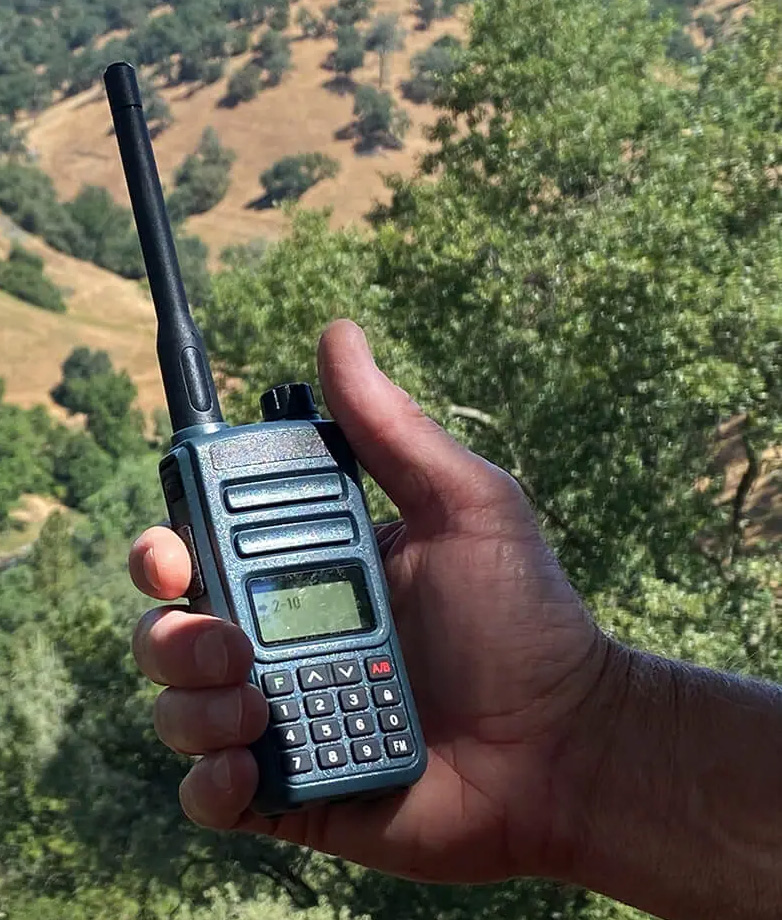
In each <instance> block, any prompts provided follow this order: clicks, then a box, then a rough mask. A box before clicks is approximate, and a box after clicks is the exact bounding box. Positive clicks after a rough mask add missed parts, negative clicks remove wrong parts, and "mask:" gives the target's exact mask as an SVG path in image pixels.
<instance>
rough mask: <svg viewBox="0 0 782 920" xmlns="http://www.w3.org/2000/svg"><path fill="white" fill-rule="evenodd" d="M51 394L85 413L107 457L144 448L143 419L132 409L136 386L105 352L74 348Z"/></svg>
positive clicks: (88, 426)
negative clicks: (114, 365)
mask: <svg viewBox="0 0 782 920" xmlns="http://www.w3.org/2000/svg"><path fill="white" fill-rule="evenodd" d="M51 395H52V399H53V400H54V401H55V402H56V403H57V404H58V405H60V406H63V408H65V409H67V410H68V411H69V412H71V413H75V412H81V413H84V414H85V415H86V417H87V429H88V431H89V432H90V433H91V434H92V436H93V437H94V438H95V442H96V444H97V445H98V446H99V447H101V448H102V449H103V450H104V451H106V453H107V454H109V455H110V456H112V457H122V456H124V455H126V454H132V453H138V452H139V451H140V450H141V449H142V448H143V446H144V442H143V438H142V426H143V419H142V417H141V413H140V412H139V411H138V410H137V409H134V408H133V403H134V401H135V399H136V386H135V384H134V383H133V381H132V380H131V379H130V377H129V376H128V374H127V372H126V371H119V372H117V371H115V370H114V369H113V367H112V366H111V359H110V358H109V356H108V354H106V352H92V351H90V349H88V348H85V347H79V348H76V349H74V350H73V351H72V352H71V354H70V355H69V356H68V358H67V359H66V360H65V362H64V363H63V366H62V380H61V381H60V383H58V384H57V386H56V387H55V388H54V389H53V390H52V394H51Z"/></svg>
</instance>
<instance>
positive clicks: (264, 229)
mask: <svg viewBox="0 0 782 920" xmlns="http://www.w3.org/2000/svg"><path fill="white" fill-rule="evenodd" d="M328 5H329V3H327V2H325V0H319V2H317V3H313V4H310V6H309V8H310V9H312V10H313V11H318V12H322V11H323V9H325V8H326V7H327V6H328ZM376 11H377V13H397V14H399V16H400V24H401V25H402V26H403V28H404V29H405V31H406V38H405V47H404V49H403V50H401V51H398V52H395V53H394V54H393V55H392V56H391V58H390V67H389V68H388V72H389V80H388V82H387V85H386V87H385V88H390V89H392V90H393V91H394V94H395V95H396V96H397V98H398V100H400V101H402V100H401V94H400V83H401V82H402V81H403V80H405V79H406V78H407V77H408V76H409V72H410V58H411V57H412V55H414V54H415V53H416V52H418V51H421V50H423V49H425V48H427V47H428V46H429V45H430V44H431V43H432V42H433V41H434V40H435V39H436V38H439V37H440V36H441V35H443V34H445V33H450V34H453V35H461V34H463V32H464V25H463V22H462V21H461V20H460V19H457V18H451V19H447V20H440V21H437V22H435V23H434V24H433V25H432V26H431V27H430V28H429V29H426V30H419V29H417V28H416V18H415V16H414V15H413V14H412V12H411V9H410V4H408V3H406V2H404V0H379V2H378V3H377V6H376ZM287 34H288V35H289V37H290V38H291V39H292V40H293V41H292V52H293V69H292V71H291V72H290V73H289V74H287V75H286V76H285V77H284V79H283V81H282V83H281V84H280V85H279V86H276V87H272V88H269V89H265V90H264V91H262V92H261V93H260V94H259V95H258V96H257V97H256V98H255V99H253V100H252V101H250V102H246V103H241V104H240V105H239V106H237V107H236V108H234V109H230V108H223V107H220V106H219V104H218V103H219V100H220V99H221V98H222V97H223V96H224V95H225V90H226V85H227V82H228V79H229V77H230V74H231V73H233V72H234V71H236V70H237V69H240V68H241V67H242V66H244V64H246V63H247V62H248V61H249V60H250V58H251V57H252V54H250V53H248V54H245V55H242V56H240V57H235V58H232V59H231V61H230V65H229V68H228V70H227V72H226V75H225V76H224V77H223V78H222V79H220V80H219V81H218V82H217V83H215V84H213V85H212V86H206V87H203V88H198V89H196V90H195V91H194V90H193V89H192V87H191V86H189V85H186V86H176V87H173V88H166V87H164V86H162V85H159V87H158V88H159V89H160V92H161V95H162V96H163V97H164V98H165V99H166V101H167V102H168V103H169V105H170V107H171V111H172V115H173V118H174V123H173V124H172V125H171V127H169V128H168V129H167V130H165V131H164V132H163V133H162V134H160V136H159V137H157V138H156V141H155V151H156V155H157V158H158V163H159V167H160V171H161V175H162V178H163V182H164V184H165V183H167V182H169V180H170V178H171V176H172V174H173V172H174V170H175V169H176V167H177V166H178V165H179V164H180V163H181V161H182V160H183V159H184V157H185V156H186V155H187V154H188V153H191V152H192V151H193V150H194V149H195V148H196V146H197V144H198V140H199V138H200V136H201V133H202V131H203V130H204V128H205V127H206V126H208V125H212V126H213V127H214V128H215V129H216V130H217V132H218V134H219V136H220V140H221V142H222V143H223V145H225V146H226V147H228V148H230V149H232V150H234V151H235V152H236V154H237V159H236V162H235V164H234V167H233V172H232V183H231V188H230V191H229V193H228V195H227V196H226V198H225V199H224V200H223V201H222V202H221V203H220V204H219V205H218V206H217V207H216V208H214V209H213V210H211V211H210V212H208V213H207V214H203V215H199V216H197V217H195V218H191V219H190V221H189V222H188V224H187V229H188V230H190V231H191V232H194V233H196V234H198V235H199V236H200V237H201V238H202V239H203V240H204V241H205V242H206V243H207V244H208V246H209V247H210V250H211V253H212V258H213V261H214V260H215V259H216V258H217V256H218V254H219V252H220V250H221V249H222V248H223V247H224V246H226V245H228V244H230V243H236V242H245V241H248V240H251V239H254V238H257V237H266V238H274V237H277V236H279V235H280V234H281V233H282V232H283V231H284V228H285V224H286V218H285V217H284V216H283V215H282V213H281V212H280V211H279V210H278V209H267V210H263V211H259V210H255V209H254V208H253V207H252V202H253V201H255V200H256V199H257V198H258V197H259V195H260V194H261V192H262V190H261V188H260V186H259V184H258V176H259V174H260V173H261V172H262V171H263V170H264V169H267V168H268V167H269V166H271V165H272V164H273V163H274V162H275V161H276V160H278V159H280V158H281V157H282V156H285V155H286V154H292V153H305V152H310V151H321V152H323V153H326V154H328V155H329V156H331V157H334V158H335V159H336V160H338V161H339V163H340V165H341V169H340V172H339V174H338V176H337V177H336V178H335V179H333V180H328V181H325V182H322V183H320V184H319V185H318V186H316V187H315V188H313V189H311V190H310V191H309V192H308V193H306V194H305V195H304V197H303V199H302V204H303V205H304V206H305V207H323V206H327V205H328V206H332V207H333V208H334V223H335V224H345V223H350V222H357V221H360V220H361V219H362V217H363V215H364V214H365V213H366V211H367V209H368V207H369V206H370V204H371V202H372V201H373V199H376V198H385V197H386V193H385V190H384V187H383V179H382V176H383V174H384V173H391V172H399V173H402V174H405V175H409V174H411V173H412V172H413V170H414V169H415V164H416V160H417V159H418V157H419V156H420V154H421V153H423V152H424V151H425V149H426V147H427V142H426V141H425V139H424V137H423V134H422V128H423V126H424V125H426V124H430V123H431V122H432V121H433V120H434V109H433V108H432V107H431V106H428V105H415V104H413V103H409V102H403V106H404V108H405V110H406V112H407V113H408V115H409V116H410V120H411V126H410V129H409V130H408V133H407V135H406V138H405V141H406V143H405V147H404V149H403V150H397V151H384V152H379V153H376V154H373V155H371V156H361V155H358V154H356V153H355V152H354V150H353V144H352V141H350V140H336V139H335V136H334V135H335V132H336V131H338V130H339V129H340V128H342V127H344V126H345V125H347V124H349V123H350V122H351V121H352V118H353V116H352V108H353V96H352V94H351V93H346V94H343V95H339V94H337V93H335V92H334V91H333V90H330V89H329V88H328V87H327V86H326V85H325V84H327V83H328V82H329V81H330V80H331V78H332V77H333V74H332V73H331V72H330V71H328V70H326V69H325V68H324V67H323V64H324V61H325V59H326V57H327V55H328V54H329V52H331V51H332V50H333V49H334V47H335V42H334V39H333V38H329V37H326V38H321V39H315V38H307V39H302V38H301V37H300V33H299V30H298V28H297V27H296V26H295V25H292V26H291V27H290V28H289V29H288V30H287ZM376 61H377V58H376V55H374V54H367V56H366V62H365V63H366V66H365V67H364V68H362V69H360V70H358V71H356V72H355V74H354V79H355V82H356V83H372V84H374V85H377V79H378V68H377V63H376ZM109 127H110V115H109V111H108V107H107V105H106V101H105V98H104V95H103V91H102V87H99V86H96V87H93V88H92V89H90V90H88V91H87V92H85V93H82V94H80V95H78V96H74V97H72V98H70V99H67V100H65V101H62V102H60V103H58V104H56V105H54V106H52V107H50V108H49V109H47V110H46V111H45V112H43V113H42V114H41V115H40V116H38V118H37V119H36V120H35V121H34V122H33V123H31V124H30V125H29V145H30V147H31V148H32V150H33V151H34V153H35V154H36V156H37V157H38V158H39V163H40V165H41V166H42V168H43V169H44V170H45V171H46V172H47V173H49V174H50V175H51V176H52V178H53V179H54V181H55V184H56V186H57V190H58V192H59V194H60V195H61V197H64V198H71V197H73V196H74V195H75V194H76V192H77V191H78V190H79V188H80V187H81V186H82V185H83V184H85V183H92V184H97V185H103V186H105V187H106V188H108V189H109V190H110V191H111V193H112V195H114V197H115V198H116V200H117V201H118V202H121V203H123V204H124V203H127V194H126V191H125V183H124V178H123V176H122V171H121V167H120V163H119V157H118V154H117V149H116V142H115V140H114V138H113V137H112V136H110V134H109Z"/></svg>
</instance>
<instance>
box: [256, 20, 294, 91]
mask: <svg viewBox="0 0 782 920" xmlns="http://www.w3.org/2000/svg"><path fill="white" fill-rule="evenodd" d="M256 51H257V57H256V63H257V65H258V66H259V67H261V68H262V69H263V70H264V71H265V72H266V83H267V85H268V86H276V85H277V84H278V83H279V82H280V80H282V77H283V75H284V74H285V73H286V72H287V71H288V70H290V68H291V47H290V39H288V38H287V36H285V35H283V34H282V32H278V31H277V30H276V29H274V28H271V29H269V30H268V31H266V32H264V33H263V35H262V36H261V39H260V41H259V42H258V45H257V47H256Z"/></svg>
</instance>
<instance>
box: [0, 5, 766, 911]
mask: <svg viewBox="0 0 782 920" xmlns="http://www.w3.org/2000/svg"><path fill="white" fill-rule="evenodd" d="M116 59H126V60H129V61H131V62H132V63H134V64H136V65H137V66H138V68H139V70H140V75H141V78H142V82H143V91H144V94H145V100H146V107H147V115H148V118H149V121H150V123H151V127H152V132H153V135H154V139H155V149H156V154H157V157H158V160H159V165H160V169H161V173H162V177H163V180H164V184H165V187H166V193H167V198H168V204H169V209H170V212H171V216H172V219H173V220H174V222H175V229H176V236H177V241H178V248H179V253H180V258H181V261H182V264H183V270H184V274H185V279H186V285H187V289H188V293H189V296H190V299H191V301H192V304H193V308H194V310H195V312H196V315H197V318H198V321H199V323H200V324H201V326H202V329H203V331H204V334H205V338H206V340H207V344H208V348H209V352H210V355H211V357H212V360H213V362H214V367H215V371H216V373H217V375H218V377H219V381H220V387H221V389H222V391H223V394H224V396H223V398H224V404H225V408H226V410H227V413H228V415H229V417H230V419H231V420H232V421H233V422H241V421H251V420H255V419H257V418H258V414H259V413H258V405H257V401H258V397H259V396H260V394H261V392H262V391H263V390H264V389H265V388H267V387H268V386H270V385H273V384H275V383H278V382H281V381H284V380H289V379H295V380H300V379H310V380H313V381H314V379H315V376H316V374H315V366H314V349H315V344H316V342H317V337H318V334H319V332H320V330H321V329H322V328H323V326H324V325H325V324H326V323H327V322H328V321H329V320H330V319H332V318H335V317H338V316H348V317H351V318H353V319H355V320H357V321H358V322H360V323H361V324H362V325H363V326H364V327H365V329H366V330H367V332H368V335H369V337H370V339H371V341H372V344H373V346H374V348H375V350H376V353H377V356H378V361H379V363H380V364H381V366H382V367H383V368H384V369H385V370H386V371H387V372H388V373H389V374H390V375H391V376H392V377H393V378H394V379H395V380H396V381H397V382H398V383H400V384H401V385H403V386H404V387H406V388H407V389H408V390H409V391H410V392H411V394H412V395H413V396H414V397H415V399H416V400H417V401H418V402H419V403H421V404H422V405H423V406H424V407H425V408H426V409H427V411H429V412H430V413H431V414H432V415H433V416H434V417H435V418H437V419H438V420H439V421H440V422H442V423H443V424H444V425H446V426H447V427H448V429H449V430H450V431H452V432H453V433H454V434H455V435H456V436H457V437H458V438H459V439H461V440H462V441H463V442H464V443H466V444H468V445H469V446H470V447H472V448H473V449H475V450H477V451H479V452H481V453H482V454H484V455H485V456H487V457H489V458H490V459H491V460H493V461H495V462H496V463H499V464H500V465H502V466H503V467H505V468H506V469H508V470H510V471H511V472H512V473H513V475H514V476H516V477H517V478H518V480H519V481H520V482H521V483H522V485H523V487H524V489H525V491H526V492H527V494H528V495H529V496H530V497H531V498H532V499H533V501H534V502H535V505H536V507H537V510H538V513H539V516H540V519H541V522H542V524H543V526H544V528H545V530H546V534H547V536H548V538H549V540H550V541H551V543H552V545H553V546H554V547H555V549H556V551H557V553H558V555H559V557H560V559H561V560H562V562H563V564H564V565H565V567H566V569H567V571H568V573H569V575H570V577H571V579H572V580H573V582H574V583H575V585H576V586H577V587H578V589H579V590H580V591H581V593H582V594H583V596H584V597H585V599H586V601H587V603H588V604H589V606H590V608H591V609H592V610H593V611H595V614H596V616H597V618H598V619H599V621H600V623H601V624H602V626H603V627H604V628H605V629H607V630H609V631H610V632H612V633H613V634H614V635H616V636H618V637H619V638H620V639H622V640H624V641H628V642H631V643H633V644H636V645H640V646H643V647H645V648H648V649H651V650H654V651H658V652H661V653H664V654H667V655H671V656H677V657H681V658H686V659H689V660H693V661H697V662H699V663H702V664H705V665H710V666H716V667H720V668H726V669H731V670H734V671H739V672H743V673H751V674H755V675H759V676H763V677H767V678H770V679H772V680H780V679H782V627H781V626H780V595H781V593H782V588H781V587H780V575H781V574H782V572H781V571H780V569H781V565H780V555H781V554H780V533H781V532H782V481H781V478H782V472H780V470H781V469H782V367H781V365H782V344H781V338H782V334H781V333H780V330H781V329H782V184H781V179H780V177H781V176H782V8H781V7H780V5H779V3H778V2H776V0H752V2H744V0H731V2H725V0H704V2H702V3H698V2H694V0H650V2H646V0H478V2H475V3H474V4H470V3H468V2H464V0H413V2H412V5H411V0H337V2H336V3H331V2H330V0H177V2H173V3H170V4H165V5H159V4H158V3H156V2H155V0H61V2H45V0H5V2H4V3H3V4H2V8H1V9H0V378H2V385H1V386H0V394H2V398H1V399H0V917H8V918H13V920H28V918H30V920H32V918H36V920H54V918H61V917H68V918H72V920H87V918H90V920H93V918H94V920H104V918H106V920H108V918H112V920H137V918H138V920H162V918H170V920H206V918H213V920H253V918H263V920H330V918H336V920H362V918H372V920H429V918H435V920H468V918H469V920H610V918H627V920H631V918H636V920H638V918H641V917H642V916H643V915H641V914H640V913H639V912H637V911H633V910H630V909H629V908H626V907H623V906H621V905H619V904H615V903H614V902H611V901H609V900H607V899H605V898H602V897H598V896H596V895H593V894H590V893H587V892H582V891H577V890H572V889H567V888H562V887H558V886H554V885H550V884H547V883H539V882H534V881H523V882H522V881H518V882H513V883H509V884H505V885H497V886H486V887H481V888H475V889H461V888H458V887H448V886H439V887H427V886H422V885H415V884H411V883H408V882H402V881H399V880H396V879H391V878H387V877H383V876H379V875H376V874H374V873H370V872H367V871H364V870H362V869H359V868H358V867H356V866H353V865H350V864H347V863H343V862H341V861H339V860H334V859H331V858H326V857H323V856H321V855H319V854H316V853H314V852H310V851H307V850H302V849H298V848H295V847H291V846H287V845H283V844H278V843H275V842H274V841H272V840H268V839H261V838H258V839H250V838H247V837H240V836H238V835H231V834H216V833H210V832H207V831H204V830H201V829H198V828H196V827H194V826H192V825H190V824H188V823H187V822H186V821H185V819H184V818H183V816H182V814H181V812H180V809H179V805H178V801H177V786H178V783H179V781H180V780H181V778H182V777H183V775H184V773H185V771H186V769H187V762H186V761H185V760H184V759H183V758H179V757H177V756H176V755H174V754H172V753H170V752H168V751H167V750H166V749H165V748H164V747H163V746H162V745H161V744H160V743H158V742H157V740H156V738H155V737H154V734H153V730H152V723H151V706H152V701H153V698H154V694H155V690H154V688H153V687H152V686H150V685H149V684H148V683H147V681H146V680H144V679H143V678H142V677H141V676H140V675H139V673H138V672H137V670H136V667H135V665H134V663H133V661H132V660H131V658H130V655H129V638H130V634H131V631H132V627H133V624H134V623H135V621H136V619H137V617H138V616H139V615H140V614H141V613H142V612H143V610H144V609H145V608H146V602H145V600H144V599H143V598H142V597H141V596H140V595H139V594H138V593H137V592H136V591H135V589H133V587H132V586H131V585H130V582H129V579H128V576H127V573H126V567H125V560H126V553H127V549H128V546H129V543H130V541H131V540H132V539H133V538H134V537H135V536H136V535H137V534H138V533H139V532H140V531H141V530H142V529H143V528H145V527H147V526H149V525H150V524H152V523H156V522H157V521H159V520H161V519H162V518H163V517H164V513H165V512H164V506H163V503H162V499H161V496H160V490H159V486H158V482H157V474H156V464H157V461H158V459H159V457H160V455H161V453H162V452H163V451H164V450H165V449H166V445H167V439H168V437H169V435H170V429H169V427H168V419H167V414H166V412H165V410H164V406H163V398H162V389H161V386H160V381H159V375H158V371H157V367H156V363H155V348H154V338H155V325H154V313H153V310H152V306H151V302H150V299H149V296H148V290H147V287H146V283H145V278H144V271H143V264H142V261H141V256H140V251H139V248H138V244H137V240H136V235H135V228H134V226H133V223H132V219H131V215H130V211H129V207H128V200H127V194H126V190H125V185H124V179H123V176H122V172H121V168H120V161H119V156H118V153H117V149H116V143H115V139H114V137H113V136H112V133H111V120H110V115H109V110H108V106H107V104H106V102H105V99H104V95H103V88H102V84H101V80H100V77H101V73H102V70H103V68H104V67H105V65H106V64H108V63H109V62H111V61H113V60H116ZM370 497H371V502H372V505H373V510H374V511H375V512H376V513H377V514H383V515H386V516H387V515H388V513H389V512H390V511H392V510H393V509H390V508H389V506H388V503H387V501H386V500H385V499H384V498H383V496H382V495H380V494H379V492H378V491H377V490H376V489H371V490H370Z"/></svg>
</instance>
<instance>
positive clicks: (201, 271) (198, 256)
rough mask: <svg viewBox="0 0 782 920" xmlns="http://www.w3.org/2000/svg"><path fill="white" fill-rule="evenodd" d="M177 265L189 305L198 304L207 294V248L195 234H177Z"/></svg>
mask: <svg viewBox="0 0 782 920" xmlns="http://www.w3.org/2000/svg"><path fill="white" fill-rule="evenodd" d="M175 242H176V248H177V255H178V256H179V266H180V268H181V269H182V278H183V280H184V284H185V290H186V291H187V298H188V300H189V301H190V304H191V306H195V307H197V306H199V305H201V304H202V303H204V302H205V301H206V299H207V297H208V296H209V285H210V277H209V268H208V265H207V261H208V259H209V249H208V247H207V245H206V243H205V242H204V241H203V240H202V239H201V238H200V237H198V236H195V234H189V235H187V236H183V235H179V236H177V237H176V239H175Z"/></svg>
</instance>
